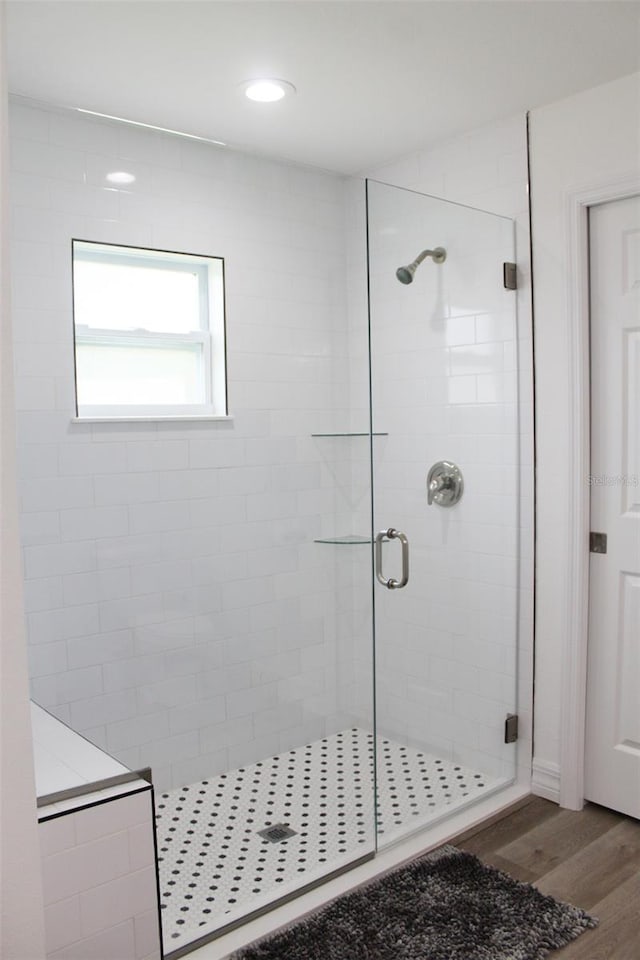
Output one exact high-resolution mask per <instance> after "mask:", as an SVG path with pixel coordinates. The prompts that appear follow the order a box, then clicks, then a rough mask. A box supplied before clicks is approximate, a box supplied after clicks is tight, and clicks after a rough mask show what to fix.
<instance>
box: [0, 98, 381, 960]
mask: <svg viewBox="0 0 640 960" xmlns="http://www.w3.org/2000/svg"><path fill="white" fill-rule="evenodd" d="M11 142H12V168H13V173H12V177H13V180H12V198H13V210H12V237H13V312H14V328H15V338H16V344H17V350H16V378H17V397H18V404H17V405H18V442H19V462H20V471H21V483H20V494H21V520H22V532H23V543H24V565H25V576H26V581H27V582H26V597H27V610H28V628H29V644H30V659H31V676H32V683H33V691H32V692H33V696H34V698H35V699H36V700H37V701H38V702H40V703H41V704H42V705H43V706H45V707H47V708H48V709H50V710H51V711H52V712H54V713H55V714H56V715H57V716H60V717H61V718H63V719H65V720H66V721H67V722H71V724H72V725H73V726H74V727H75V728H76V729H77V730H78V731H79V732H82V733H85V734H86V735H87V736H89V737H92V736H93V737H94V738H95V739H96V740H97V741H98V742H99V743H100V744H101V745H102V746H104V747H105V748H106V749H107V750H109V751H110V752H111V753H112V754H113V755H114V756H116V757H117V758H118V759H119V760H121V761H122V762H124V763H126V764H128V765H130V766H142V765H147V764H151V765H152V766H153V769H154V779H155V782H156V785H157V786H158V787H159V788H162V789H165V788H170V787H172V786H177V785H180V784H181V783H183V782H185V780H187V781H193V780H197V779H202V778H204V777H206V776H207V775H212V774H214V773H217V772H219V771H221V770H223V769H225V768H226V767H227V766H232V767H233V766H237V765H239V764H240V763H250V762H253V761H256V760H259V759H260V758H261V757H262V756H264V755H265V754H268V753H277V752H279V751H282V750H286V749H290V748H292V747H295V746H298V745H301V744H303V743H306V742H308V741H310V740H315V739H318V738H319V737H322V736H325V735H327V734H329V733H332V732H334V731H335V730H339V729H342V728H344V727H345V726H348V725H351V724H352V723H354V722H356V720H358V721H359V722H363V721H364V722H366V721H367V720H370V716H371V708H370V706H369V708H368V710H367V708H366V702H365V701H366V699H367V698H366V697H365V695H364V693H363V696H362V698H361V701H362V702H361V704H360V708H361V709H359V710H358V711H356V710H355V709H352V706H351V704H350V703H349V701H348V700H345V699H344V698H343V697H342V692H343V687H344V680H343V678H344V677H345V676H347V675H349V676H352V675H353V674H354V672H355V666H354V664H353V663H349V658H351V659H353V656H354V651H355V650H356V648H357V646H358V643H357V641H355V640H354V639H353V637H352V636H350V630H348V629H347V630H346V633H347V634H349V638H347V637H345V629H346V628H345V623H346V624H352V623H353V620H354V617H353V606H352V599H351V593H349V595H348V596H346V597H345V596H343V595H342V594H341V592H340V591H339V590H337V589H336V586H337V584H338V583H339V582H340V578H341V577H342V576H343V575H344V576H347V570H350V569H351V567H352V565H353V564H354V557H353V556H351V557H350V558H345V557H341V556H340V555H338V552H337V551H338V548H333V547H326V546H321V545H318V544H314V543H313V539H314V538H315V537H317V536H319V535H320V534H321V533H322V532H323V531H326V530H331V531H332V532H334V533H335V531H336V529H337V527H336V523H337V522H338V520H339V511H342V512H344V510H345V500H346V501H349V500H350V492H349V490H348V489H347V488H348V485H349V484H350V482H351V473H350V469H351V468H350V464H349V462H348V458H347V463H346V467H345V468H344V469H343V470H342V472H341V471H340V470H339V469H338V468H337V467H336V463H335V462H334V461H335V460H336V451H332V452H331V454H330V455H328V452H327V448H326V447H325V446H323V445H322V442H321V441H316V440H312V439H311V434H312V433H315V432H324V431H331V430H333V429H345V426H344V416H345V411H346V410H347V409H348V406H349V377H350V374H351V369H350V366H352V365H350V364H349V360H348V355H349V349H350V346H349V344H350V339H354V337H355V338H356V339H359V341H362V343H365V342H366V339H365V338H366V317H364V318H362V317H360V327H359V329H358V332H357V334H355V333H354V331H353V330H352V329H349V326H348V324H347V322H346V317H347V310H346V308H347V300H346V283H345V269H344V263H345V243H344V217H345V209H344V189H345V187H344V182H343V180H342V179H341V178H339V177H337V176H333V175H329V174H324V173H322V172H319V171H312V170H308V169H302V168H298V167H295V166H291V165H287V164H284V163H282V164H280V163H274V162H271V161H265V160H260V159H258V158H255V157H251V156H245V155H242V154H238V153H234V152H232V151H228V150H224V149H218V148H215V147H211V146H205V145H201V144H195V143H189V142H186V141H180V140H178V139H176V138H172V137H168V136H165V135H161V134H155V133H142V132H140V131H133V130H128V129H124V128H122V127H120V126H117V125H111V124H108V123H104V122H100V121H95V120H90V119H87V118H82V119H80V118H74V117H68V116H62V115H60V114H57V113H55V112H50V111H47V110H44V109H36V108H32V107H26V106H23V105H17V104H13V106H12V141H11ZM122 169H124V170H127V171H130V172H131V173H133V174H134V175H135V176H136V181H135V183H133V184H131V185H130V186H127V188H126V189H124V188H123V189H114V188H113V187H112V186H109V185H108V184H107V182H106V180H105V176H106V173H108V172H109V171H110V170H122ZM72 237H76V238H81V239H87V240H95V241H103V242H109V243H123V244H132V245H147V246H151V247H156V248H160V249H162V248H166V249H171V250H183V251H186V252H191V253H200V254H208V255H215V256H223V257H224V258H225V268H226V301H227V337H228V378H229V406H230V414H231V415H232V417H233V420H230V421H223V422H210V421H209V422H195V421H188V422H181V423H176V422H170V421H167V422H148V423H139V422H137V423H136V422H129V423H126V422H121V423H76V422H72V418H73V417H74V392H73V377H74V365H73V335H72V311H71V306H72V304H71V238H72ZM361 242H363V237H361ZM359 355H360V358H361V361H362V362H363V363H365V351H364V350H363V349H362V344H360V347H359ZM360 383H361V386H362V389H364V390H365V391H366V380H365V378H364V377H362V376H361V378H360ZM360 406H361V407H364V406H366V401H365V400H364V399H363V398H360ZM361 427H362V429H366V423H364V424H362V425H361ZM337 453H338V459H339V460H342V459H344V457H343V453H342V452H341V451H337ZM339 466H341V464H340V463H338V467H339ZM341 532H345V531H341ZM346 532H348V531H346ZM357 549H358V550H360V551H363V548H357ZM355 562H356V566H358V565H359V566H360V567H362V568H363V570H364V571H365V574H364V575H363V577H362V578H361V579H362V585H363V587H362V588H363V590H364V591H365V596H368V594H369V591H368V589H367V587H366V572H367V571H368V556H367V554H366V548H364V551H363V552H361V553H360V554H359V555H358V557H357V558H356V559H355ZM343 568H345V569H344V570H343ZM349 576H350V575H349ZM359 603H361V602H360V601H359ZM361 605H362V603H361ZM365 606H366V604H365ZM345 613H346V619H345ZM362 642H363V643H366V644H367V646H369V643H368V640H367V638H366V637H364V636H362ZM364 659H365V658H364V656H363V660H364ZM366 677H367V678H368V684H369V686H368V691H369V692H368V702H369V704H370V703H371V683H370V678H371V664H370V663H369V664H368V665H367V666H366ZM362 684H363V688H364V686H365V685H366V681H365V680H364V678H363V680H362ZM356 714H358V716H356ZM69 909H70V911H71V910H72V908H71V907H69ZM89 910H90V905H89V904H88V902H87V903H86V904H85V905H84V916H85V921H86V923H85V932H87V931H88V930H89V926H91V925H90V924H89V926H87V923H88V922H89V921H88V920H87V917H88V916H89ZM56 922H60V923H62V920H60V919H59V921H56ZM69 922H70V923H71V922H72V921H71V919H70V920H69ZM114 922H115V920H114ZM114 929H115V928H114ZM87 935H88V934H87ZM91 935H92V936H93V933H92V934H91ZM96 935H97V934H96ZM114 935H115V934H114ZM118 935H121V936H122V937H126V936H130V935H131V936H133V934H132V932H131V930H130V929H127V930H125V929H124V928H123V930H122V931H121V933H120V934H118ZM136 935H137V936H139V937H142V934H136ZM143 940H144V937H143ZM116 954H117V951H116V953H114V954H113V955H116ZM118 955H119V954H118Z"/></svg>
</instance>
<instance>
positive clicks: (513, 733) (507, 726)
mask: <svg viewBox="0 0 640 960" xmlns="http://www.w3.org/2000/svg"><path fill="white" fill-rule="evenodd" d="M517 739H518V714H517V713H508V714H507V719H506V720H505V721H504V742H505V743H515V742H516V740H517Z"/></svg>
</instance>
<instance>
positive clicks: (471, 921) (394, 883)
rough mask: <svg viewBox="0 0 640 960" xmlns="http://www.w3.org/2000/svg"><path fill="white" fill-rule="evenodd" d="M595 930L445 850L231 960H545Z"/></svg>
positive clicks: (588, 921) (587, 919)
mask: <svg viewBox="0 0 640 960" xmlns="http://www.w3.org/2000/svg"><path fill="white" fill-rule="evenodd" d="M597 922H598V921H597V920H595V919H594V918H593V917H591V916H589V914H587V913H585V912H584V910H580V909H578V908H577V907H572V906H571V905H570V904H566V903H560V902H559V901H558V900H554V899H553V897H545V896H543V894H541V893H539V892H538V891H537V890H536V889H535V888H534V887H532V886H530V885H529V884H526V883H519V882H518V881H517V880H513V879H512V878H511V877H509V876H507V875H506V874H505V873H501V872H500V871H499V870H495V869H494V868H493V867H487V866H485V865H484V864H483V863H481V862H480V860H478V859H477V857H474V856H473V855H472V854H470V853H464V852H462V851H460V850H456V848H455V847H451V846H446V847H441V848H440V849H439V850H436V851H434V852H433V853H431V854H427V856H424V857H421V858H420V859H418V860H414V861H412V862H411V863H409V864H408V865H406V866H404V867H400V868H399V869H398V870H394V871H393V872H392V873H388V874H386V875H385V876H383V877H382V878H381V879H379V880H374V881H372V882H371V883H369V884H367V885H366V886H364V887H361V888H359V889H358V890H356V891H354V892H353V893H349V894H346V895H345V896H342V897H339V898H338V899H337V900H334V901H333V902H332V903H330V904H329V905H328V906H326V907H323V908H322V909H321V910H319V911H317V912H316V913H312V914H309V916H308V917H305V919H303V920H301V921H300V922H298V923H296V924H294V925H292V926H290V927H287V928H285V929H283V930H281V931H279V932H278V933H276V934H273V935H272V936H270V937H267V938H266V939H264V940H261V941H258V942H257V943H254V944H252V945H251V946H249V947H246V948H245V949H243V950H240V951H239V952H238V953H234V954H233V960H542V958H543V957H546V956H548V955H549V953H550V952H551V951H552V950H555V949H557V948H558V947H563V946H565V944H567V943H570V942H571V941H572V940H575V938H576V937H577V936H579V935H580V934H581V933H582V932H583V930H587V929H588V928H589V927H595V926H596V925H597Z"/></svg>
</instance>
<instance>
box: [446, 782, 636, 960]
mask: <svg viewBox="0 0 640 960" xmlns="http://www.w3.org/2000/svg"><path fill="white" fill-rule="evenodd" d="M453 842H454V843H455V845H456V846H457V847H458V848H459V849H461V850H468V851H469V853H475V854H476V856H478V857H480V859H481V860H483V861H484V862H485V863H489V864H491V865H492V866H495V867H497V868H498V869H500V870H504V872H505V873H508V874H510V875H511V876H512V877H515V878H516V879H518V880H524V881H525V882H527V883H532V884H533V885H534V886H536V887H537V888H538V889H539V890H540V891H541V892H542V893H547V894H550V895H551V896H554V897H556V898H557V899H558V900H566V901H568V902H570V903H574V904H575V905H576V906H579V907H582V908H583V909H585V910H588V911H589V913H591V914H593V915H594V916H596V917H598V919H599V920H600V926H599V927H597V928H596V929H595V930H587V931H586V933H584V934H582V935H581V936H580V937H579V938H578V939H577V940H576V941H574V942H573V943H572V944H570V945H569V946H567V947H564V948H563V949H562V950H558V951H556V953H554V954H553V958H554V960H556V958H557V960H640V821H638V820H632V819H631V818H630V817H625V816H623V815H622V814H619V813H614V812H613V811H612V810H606V809H605V808H604V807H598V806H596V805H595V804H588V805H587V806H586V807H585V808H584V810H581V811H580V812H578V813H576V812H574V811H571V810H561V809H560V808H559V807H557V806H556V804H554V803H550V802H549V801H548V800H542V799H541V798H539V797H532V798H531V800H530V801H529V802H527V804H526V805H525V806H522V807H520V808H519V809H518V810H516V811H515V812H514V813H511V814H509V816H507V817H505V818H504V819H502V820H499V821H497V822H496V823H494V824H492V825H491V826H488V827H485V828H483V829H481V830H480V831H479V832H476V833H473V834H472V835H469V834H464V835H463V836H462V837H461V838H459V839H458V840H454V841H453Z"/></svg>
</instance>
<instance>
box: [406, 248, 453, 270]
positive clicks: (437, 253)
mask: <svg viewBox="0 0 640 960" xmlns="http://www.w3.org/2000/svg"><path fill="white" fill-rule="evenodd" d="M427 257H432V259H433V262H434V263H444V260H445V258H446V252H445V250H444V247H435V249H434V250H423V251H422V253H419V254H418V256H417V257H416V258H415V260H414V261H413V262H414V263H415V265H416V266H419V265H420V264H421V263H422V261H423V260H426V258H427Z"/></svg>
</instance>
